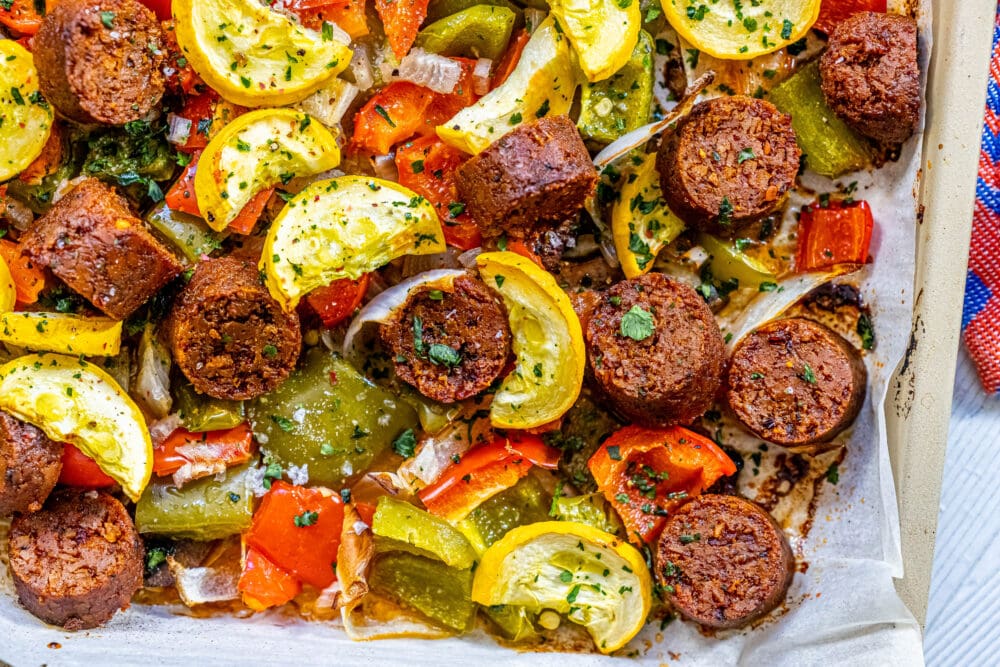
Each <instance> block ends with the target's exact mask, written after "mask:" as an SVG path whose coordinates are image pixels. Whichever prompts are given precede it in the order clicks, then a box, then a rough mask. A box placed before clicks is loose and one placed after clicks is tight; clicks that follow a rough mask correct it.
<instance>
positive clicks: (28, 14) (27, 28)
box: [0, 0, 45, 35]
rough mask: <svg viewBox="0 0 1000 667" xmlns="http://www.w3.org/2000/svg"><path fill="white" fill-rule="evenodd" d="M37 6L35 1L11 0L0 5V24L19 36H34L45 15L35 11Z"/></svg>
mask: <svg viewBox="0 0 1000 667" xmlns="http://www.w3.org/2000/svg"><path fill="white" fill-rule="evenodd" d="M37 5H38V3H37V1H36V0H11V1H10V2H3V3H0V24H2V25H5V26H7V27H8V28H10V29H11V30H14V31H15V32H17V33H19V34H21V35H34V34H35V33H36V32H38V29H39V28H41V27H42V20H43V19H44V18H45V15H44V14H42V13H39V12H38V10H37V9H36V7H37ZM43 6H44V5H43Z"/></svg>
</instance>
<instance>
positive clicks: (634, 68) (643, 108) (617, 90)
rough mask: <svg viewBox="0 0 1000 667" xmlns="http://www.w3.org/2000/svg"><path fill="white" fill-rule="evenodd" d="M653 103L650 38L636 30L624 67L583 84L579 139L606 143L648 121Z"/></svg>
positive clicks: (651, 47)
mask: <svg viewBox="0 0 1000 667" xmlns="http://www.w3.org/2000/svg"><path fill="white" fill-rule="evenodd" d="M652 104H653V38H652V37H650V36H649V33H648V32H646V31H645V30H640V31H639V40H638V41H637V42H636V44H635V49H634V50H633V51H632V55H631V57H629V59H628V62H626V63H625V66H624V67H622V68H621V69H620V70H618V71H617V72H616V73H614V74H612V75H611V76H610V77H608V78H607V79H604V80H602V81H597V82H594V83H589V82H588V83H585V84H584V85H583V92H582V96H581V97H580V119H579V120H578V121H577V122H576V126H577V127H578V128H579V129H580V134H582V135H583V138H584V139H586V140H589V141H593V142H595V143H598V144H610V143H611V142H612V141H614V140H615V139H618V138H619V137H621V136H622V135H624V134H626V133H628V132H631V131H632V130H634V129H636V128H638V127H642V126H643V125H645V124H646V123H648V122H649V112H650V110H651V109H652Z"/></svg>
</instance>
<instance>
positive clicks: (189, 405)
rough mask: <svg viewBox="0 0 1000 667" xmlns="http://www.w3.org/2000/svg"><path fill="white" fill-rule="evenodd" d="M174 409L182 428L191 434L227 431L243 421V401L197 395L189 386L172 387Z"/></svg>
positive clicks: (244, 412) (185, 384) (244, 413)
mask: <svg viewBox="0 0 1000 667" xmlns="http://www.w3.org/2000/svg"><path fill="white" fill-rule="evenodd" d="M172 393H173V395H174V401H175V402H174V409H175V410H176V411H177V412H178V413H179V414H180V417H181V422H183V424H184V428H185V429H187V430H188V431H190V432H192V433H201V432H203V431H228V430H230V429H234V428H236V427H237V426H239V425H240V424H242V423H243V421H244V420H245V418H246V417H245V415H246V411H245V409H244V406H243V401H228V400H226V399H223V398H214V397H212V396H208V395H206V394H199V393H198V392H196V391H195V390H194V387H192V386H191V385H190V384H187V383H182V384H177V385H175V386H174V387H173V391H172Z"/></svg>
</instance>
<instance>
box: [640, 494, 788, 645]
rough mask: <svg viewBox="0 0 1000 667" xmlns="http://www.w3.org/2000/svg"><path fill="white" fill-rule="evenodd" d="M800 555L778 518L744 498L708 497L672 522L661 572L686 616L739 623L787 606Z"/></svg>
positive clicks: (712, 623)
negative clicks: (776, 521)
mask: <svg viewBox="0 0 1000 667" xmlns="http://www.w3.org/2000/svg"><path fill="white" fill-rule="evenodd" d="M794 567H795V559H794V557H793V556H792V550H791V548H790V547H789V546H788V540H787V539H786V538H785V534H784V533H783V532H782V530H781V528H780V527H779V526H778V525H777V524H776V523H775V522H774V519H773V518H771V515H770V514H768V513H767V511H766V510H764V509H763V508H762V507H760V506H759V505H757V504H756V503H752V502H750V501H749V500H745V499H744V498H740V497H739V496H720V495H702V496H699V497H697V498H695V499H694V500H692V501H691V502H689V503H687V504H685V505H684V506H683V507H681V508H680V509H679V510H677V511H676V512H674V514H673V515H671V516H670V517H669V518H668V519H667V523H666V526H665V527H664V529H663V533H662V534H661V535H660V541H659V544H658V545H657V550H656V577H657V579H658V580H659V582H660V585H661V586H663V587H664V588H665V590H666V592H667V596H668V598H669V601H670V603H671V604H672V605H673V607H674V608H675V609H676V610H677V611H678V612H680V614H681V615H682V616H683V617H684V618H687V619H689V620H691V621H694V622H696V623H700V624H701V625H704V626H706V627H709V628H720V629H721V628H738V627H741V626H744V625H746V624H747V623H751V622H753V621H755V620H756V619H758V618H760V617H762V616H764V615H765V614H768V613H770V612H771V610H773V609H774V608H775V607H777V606H778V605H779V604H781V601H782V600H784V599H785V594H786V593H787V592H788V586H789V585H790V584H791V582H792V575H793V572H794Z"/></svg>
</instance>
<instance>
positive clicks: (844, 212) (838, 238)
mask: <svg viewBox="0 0 1000 667" xmlns="http://www.w3.org/2000/svg"><path fill="white" fill-rule="evenodd" d="M874 226H875V221H874V220H873V219H872V211H871V207H869V206H868V202H865V201H855V202H851V203H849V204H845V203H843V202H837V201H831V202H829V203H828V204H827V205H826V206H820V204H819V203H818V202H814V203H813V204H810V205H809V206H805V207H803V208H802V214H801V216H799V234H798V237H799V249H798V253H797V254H796V258H795V264H796V270H798V271H800V272H806V271H818V270H821V269H828V268H830V267H832V266H836V265H837V264H864V263H865V262H866V261H868V247H869V245H871V240H872V229H873V228H874Z"/></svg>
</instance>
